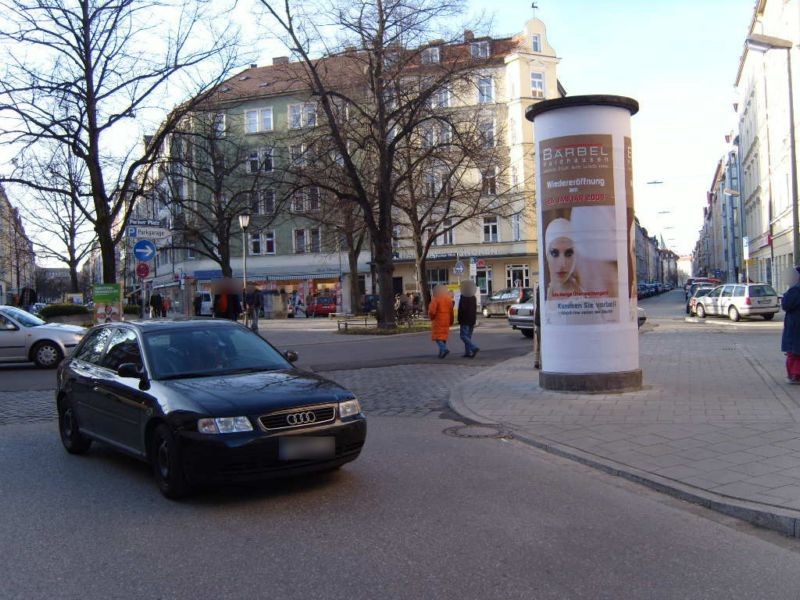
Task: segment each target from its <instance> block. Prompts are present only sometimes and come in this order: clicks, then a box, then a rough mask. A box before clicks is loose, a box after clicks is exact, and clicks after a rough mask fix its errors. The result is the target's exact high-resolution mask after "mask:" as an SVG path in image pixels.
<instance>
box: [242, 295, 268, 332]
mask: <svg viewBox="0 0 800 600" xmlns="http://www.w3.org/2000/svg"><path fill="white" fill-rule="evenodd" d="M263 305H264V304H263V302H262V300H261V290H259V289H257V288H256V287H255V286H254V285H253V284H250V285H248V286H247V293H246V294H245V295H244V310H245V312H246V313H247V319H249V321H250V329H251V330H253V331H255V332H258V316H259V313H260V312H261V307H262V306H263ZM247 319H246V320H247Z"/></svg>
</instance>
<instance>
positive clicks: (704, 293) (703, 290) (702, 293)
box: [694, 288, 714, 298]
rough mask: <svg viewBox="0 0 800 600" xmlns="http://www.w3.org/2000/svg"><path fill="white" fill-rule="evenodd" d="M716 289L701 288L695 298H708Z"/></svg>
mask: <svg viewBox="0 0 800 600" xmlns="http://www.w3.org/2000/svg"><path fill="white" fill-rule="evenodd" d="M713 289H714V288H701V289H699V290H697V291H696V292H695V294H694V295H695V297H696V298H699V297H700V296H708V292H710V291H711V290H713Z"/></svg>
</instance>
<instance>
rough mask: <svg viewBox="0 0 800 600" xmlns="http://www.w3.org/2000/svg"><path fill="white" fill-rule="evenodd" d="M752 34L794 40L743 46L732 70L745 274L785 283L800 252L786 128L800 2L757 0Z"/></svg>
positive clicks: (798, 77)
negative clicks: (778, 46)
mask: <svg viewBox="0 0 800 600" xmlns="http://www.w3.org/2000/svg"><path fill="white" fill-rule="evenodd" d="M753 34H759V35H765V36H770V37H773V38H780V39H784V40H788V41H790V42H791V48H790V49H788V50H785V49H771V50H767V51H761V50H756V49H753V48H749V47H747V46H746V47H745V50H744V53H743V54H742V57H741V59H740V62H739V69H738V72H737V76H736V91H737V102H736V105H735V107H736V111H737V116H738V127H739V132H738V133H739V160H740V163H741V200H740V204H741V206H742V208H743V216H744V218H743V229H744V232H745V233H744V235H746V236H747V238H748V241H749V251H750V263H749V265H748V269H749V276H750V279H752V280H754V281H765V282H768V283H771V284H773V286H775V287H776V288H778V289H783V288H785V287H786V286H787V284H788V280H787V279H786V272H787V269H789V268H790V267H791V266H792V265H794V264H796V263H797V261H798V259H799V258H800V257H796V256H794V255H793V250H792V245H793V244H792V239H793V235H792V234H793V229H792V210H793V206H792V204H793V201H792V185H791V177H792V173H793V169H792V165H791V157H790V136H789V132H790V129H791V128H792V127H793V128H795V130H797V123H796V119H795V123H790V121H789V87H788V84H789V78H788V76H787V66H788V62H787V61H788V59H789V55H788V54H789V53H791V66H792V79H793V81H794V84H795V86H796V84H797V82H798V81H800V70H799V69H800V54H799V53H798V50H797V48H798V44H800V0H758V2H757V3H756V7H755V10H754V14H753V19H752V22H751V24H750V28H749V31H748V35H753ZM795 96H796V94H795ZM796 101H797V98H796V97H795V102H796ZM795 110H797V109H796V107H795ZM795 210H796V207H795Z"/></svg>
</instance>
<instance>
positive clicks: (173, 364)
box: [143, 325, 291, 379]
mask: <svg viewBox="0 0 800 600" xmlns="http://www.w3.org/2000/svg"><path fill="white" fill-rule="evenodd" d="M143 338H144V346H145V352H146V354H147V357H148V359H149V364H150V369H151V370H152V371H153V373H152V375H151V376H152V377H153V379H180V378H184V377H207V376H208V377H210V376H216V375H229V374H234V373H252V372H257V371H274V370H276V369H288V368H290V367H291V365H290V364H289V362H288V361H287V360H286V359H285V358H284V357H283V356H282V355H281V354H280V353H279V352H278V351H277V350H275V348H273V347H272V346H270V345H269V344H268V343H267V342H266V341H265V340H264V339H263V338H261V337H260V336H258V335H256V334H255V333H252V332H251V331H248V330H246V329H243V328H241V327H239V326H236V325H231V326H217V327H203V328H201V327H196V328H180V329H177V328H176V329H170V330H164V331H153V332H148V333H145V334H144V336H143Z"/></svg>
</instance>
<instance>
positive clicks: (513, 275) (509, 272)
mask: <svg viewBox="0 0 800 600" xmlns="http://www.w3.org/2000/svg"><path fill="white" fill-rule="evenodd" d="M506 285H507V286H508V287H510V288H519V287H530V285H531V282H530V278H529V277H528V265H506Z"/></svg>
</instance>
